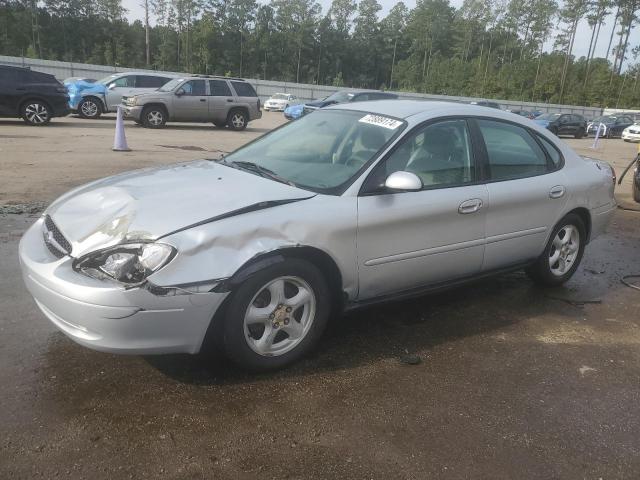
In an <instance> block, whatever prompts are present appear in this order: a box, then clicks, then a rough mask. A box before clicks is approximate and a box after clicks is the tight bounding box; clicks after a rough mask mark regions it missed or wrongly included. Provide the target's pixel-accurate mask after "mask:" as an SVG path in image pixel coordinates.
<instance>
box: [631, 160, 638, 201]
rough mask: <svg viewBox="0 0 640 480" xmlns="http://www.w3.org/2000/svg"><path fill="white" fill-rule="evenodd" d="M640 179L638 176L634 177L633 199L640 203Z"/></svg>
mask: <svg viewBox="0 0 640 480" xmlns="http://www.w3.org/2000/svg"><path fill="white" fill-rule="evenodd" d="M639 168H640V167H639ZM639 183H640V180H639V179H638V177H636V178H633V179H632V182H631V184H632V187H631V188H632V189H633V200H634V201H635V202H638V203H640V184H639Z"/></svg>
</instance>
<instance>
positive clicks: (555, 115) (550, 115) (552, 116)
mask: <svg viewBox="0 0 640 480" xmlns="http://www.w3.org/2000/svg"><path fill="white" fill-rule="evenodd" d="M560 115H561V114H560V113H545V114H543V115H540V116H539V117H537V118H536V120H549V121H550V122H553V121H554V120H556V119H557V118H558V117H559V116H560Z"/></svg>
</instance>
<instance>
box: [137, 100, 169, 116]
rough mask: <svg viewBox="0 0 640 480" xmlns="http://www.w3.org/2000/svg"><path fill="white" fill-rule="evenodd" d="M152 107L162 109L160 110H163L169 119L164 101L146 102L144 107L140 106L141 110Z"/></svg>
mask: <svg viewBox="0 0 640 480" xmlns="http://www.w3.org/2000/svg"><path fill="white" fill-rule="evenodd" d="M152 107H155V108H160V109H162V111H164V113H165V115H166V116H167V120H169V111H168V110H167V106H166V105H165V104H164V103H148V104H146V105H145V106H144V107H142V111H143V112H144V111H145V110H146V109H147V108H152Z"/></svg>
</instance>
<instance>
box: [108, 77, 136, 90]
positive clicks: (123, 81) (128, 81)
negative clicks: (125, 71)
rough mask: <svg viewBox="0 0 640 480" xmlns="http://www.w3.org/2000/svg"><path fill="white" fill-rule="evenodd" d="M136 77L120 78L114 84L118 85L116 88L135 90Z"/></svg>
mask: <svg viewBox="0 0 640 480" xmlns="http://www.w3.org/2000/svg"><path fill="white" fill-rule="evenodd" d="M135 79H136V77H135V75H127V76H126V77H120V78H118V79H117V80H115V81H114V82H112V83H115V84H116V87H125V88H133V87H135Z"/></svg>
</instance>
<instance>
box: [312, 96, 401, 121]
mask: <svg viewBox="0 0 640 480" xmlns="http://www.w3.org/2000/svg"><path fill="white" fill-rule="evenodd" d="M397 98H398V95H396V94H395V93H389V92H377V91H363V92H357V91H339V92H335V93H332V94H331V95H329V96H328V97H326V98H323V99H322V100H314V101H312V102H307V103H305V104H304V107H303V110H302V112H303V115H306V114H307V113H311V112H313V111H315V110H317V109H319V108H324V107H328V106H329V105H338V104H340V103H351V102H366V101H368V100H395V99H397Z"/></svg>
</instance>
